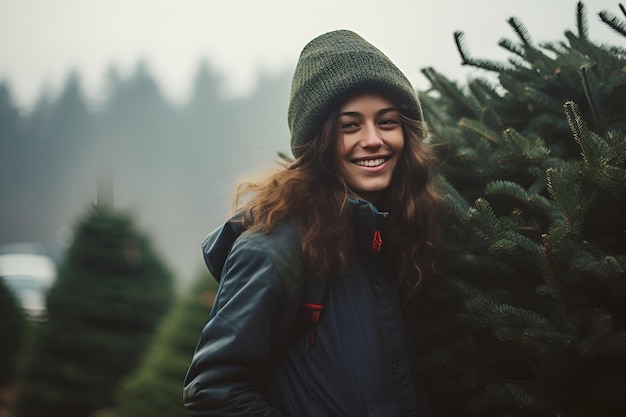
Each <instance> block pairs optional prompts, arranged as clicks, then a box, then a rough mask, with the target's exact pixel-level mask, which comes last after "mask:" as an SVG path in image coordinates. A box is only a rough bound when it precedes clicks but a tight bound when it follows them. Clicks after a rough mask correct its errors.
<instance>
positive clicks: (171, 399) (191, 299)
mask: <svg viewBox="0 0 626 417" xmlns="http://www.w3.org/2000/svg"><path fill="white" fill-rule="evenodd" d="M216 290H217V281H215V280H214V279H213V278H212V277H211V276H210V274H209V273H208V271H207V272H203V273H202V274H200V275H199V276H198V278H197V280H196V282H195V284H194V286H193V288H192V289H191V291H190V293H189V294H187V296H186V297H184V298H182V299H181V300H179V302H178V303H177V305H176V306H175V307H174V309H173V310H172V313H171V314H170V315H169V316H168V318H167V319H166V320H165V322H164V323H163V326H162V327H161V329H160V332H159V335H158V336H157V337H156V339H155V343H153V344H152V346H151V349H150V351H149V352H148V354H147V356H146V359H145V361H144V362H143V364H142V366H141V367H140V368H139V369H138V370H137V372H135V373H134V374H133V375H132V376H131V378H129V379H128V380H127V381H126V383H124V384H123V386H122V389H121V390H120V395H119V405H118V407H117V416H118V417H176V416H179V417H186V416H187V411H186V410H185V408H184V406H183V403H182V399H181V395H182V383H183V379H184V377H185V373H186V372H187V368H188V367H189V363H190V362H191V355H192V354H193V351H194V348H195V346H196V343H197V342H198V334H199V333H200V331H201V330H202V327H203V326H204V325H205V324H206V321H207V319H208V316H209V312H210V309H211V307H212V305H213V300H214V299H215V292H216ZM155 394H156V395H155Z"/></svg>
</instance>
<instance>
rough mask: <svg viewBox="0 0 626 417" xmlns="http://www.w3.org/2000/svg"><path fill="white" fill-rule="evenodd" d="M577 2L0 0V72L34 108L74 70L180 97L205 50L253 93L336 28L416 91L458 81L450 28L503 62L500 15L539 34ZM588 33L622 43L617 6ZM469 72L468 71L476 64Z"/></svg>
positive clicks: (240, 88)
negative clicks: (137, 70) (615, 25)
mask: <svg viewBox="0 0 626 417" xmlns="http://www.w3.org/2000/svg"><path fill="white" fill-rule="evenodd" d="M576 3H577V1H576V0H527V1H524V2H520V1H517V0H473V1H465V0H430V1H425V0H385V1H382V0H376V1H372V0H363V1H354V0H315V1H311V0H308V1H301V0H265V1H258V0H239V1H233V2H229V1H215V0H176V1H175V0H130V1H129V0H108V1H106V2H105V1H99V0H54V1H43V0H0V80H4V81H8V82H9V85H10V87H11V90H12V93H13V96H14V100H15V101H16V102H18V103H19V104H20V105H21V106H24V107H29V106H30V105H32V103H33V102H34V100H35V99H36V97H37V96H38V95H39V94H40V93H41V91H42V90H44V89H46V90H47V91H49V92H51V93H55V92H57V91H58V89H60V88H61V86H62V85H63V82H64V80H65V78H66V76H67V73H68V72H69V71H70V70H76V71H78V73H79V74H81V76H82V81H83V86H84V87H85V89H86V93H87V94H88V95H89V96H90V97H91V98H92V99H93V98H98V97H99V96H101V92H102V90H103V85H104V82H105V81H104V79H105V73H106V71H107V69H108V68H109V67H110V66H111V65H116V66H117V67H118V69H120V70H121V71H122V72H123V73H124V72H126V73H128V72H130V71H132V69H133V68H134V66H135V64H136V62H137V61H138V60H139V59H144V60H145V61H146V62H148V64H149V65H150V67H151V69H152V72H153V73H154V74H155V77H156V78H157V79H158V80H159V83H160V85H161V86H162V88H163V89H164V92H165V94H166V95H167V96H168V97H169V98H170V99H171V100H173V101H174V102H178V103H182V102H185V101H186V100H187V95H188V93H189V90H190V87H191V86H190V83H191V79H192V77H193V74H194V72H195V70H196V68H197V63H198V61H199V60H200V59H201V58H207V59H208V60H209V62H210V63H211V65H212V66H213V67H214V68H216V69H217V70H218V71H220V72H221V73H222V74H224V78H225V86H224V90H225V91H224V92H225V94H227V95H231V96H233V95H235V96H236V95H241V94H245V93H247V92H249V90H250V89H251V87H252V86H253V85H254V82H255V74H257V72H258V71H263V72H265V73H268V74H269V75H273V74H275V73H277V72H281V71H291V70H292V69H293V67H294V66H295V63H296V61H297V58H298V54H299V52H300V50H301V49H302V47H303V46H304V45H305V44H306V42H308V41H309V40H310V39H312V38H313V37H315V36H317V35H319V34H321V33H323V32H326V31H328V30H334V29H339V28H347V29H352V30H354V31H356V32H357V33H359V34H361V35H362V36H363V37H364V38H366V39H367V40H369V41H370V42H372V43H373V44H375V45H376V46H378V47H379V48H380V49H382V50H383V51H384V52H385V53H386V54H387V55H389V56H390V58H391V59H392V60H393V61H394V62H396V64H398V66H399V67H400V68H401V69H402V70H403V71H404V72H405V73H406V74H407V76H408V77H409V78H410V79H411V81H412V82H413V84H414V85H415V86H416V88H418V89H423V88H426V87H427V83H426V80H425V79H424V78H423V76H422V75H421V73H420V72H419V71H420V69H421V68H423V67H426V66H433V67H435V69H437V70H438V71H440V72H442V73H443V74H445V75H447V76H448V77H451V78H454V79H459V80H464V79H465V77H466V76H467V75H468V74H470V75H471V71H472V70H470V69H464V68H462V67H461V65H460V59H459V57H458V54H457V52H456V50H455V47H454V43H453V38H452V33H453V32H454V31H455V30H462V31H464V32H465V33H466V40H467V45H468V47H469V48H470V51H471V53H472V54H473V55H474V56H479V57H481V58H489V59H495V60H498V59H503V58H506V56H507V55H506V54H505V52H504V51H502V50H501V48H499V47H498V46H497V42H498V40H500V39H501V38H502V37H507V38H510V39H516V38H515V35H514V34H513V32H512V30H511V28H510V27H509V26H508V24H507V23H506V19H508V18H509V17H511V16H516V17H518V18H520V19H521V20H522V21H523V22H524V24H525V25H526V27H527V28H528V30H529V32H530V34H531V35H532V36H533V38H534V39H535V40H536V41H545V40H555V39H561V38H562V33H563V30H564V29H565V28H569V29H572V30H574V29H575V11H576ZM584 4H585V5H586V7H587V12H588V13H587V14H588V18H589V26H590V29H591V38H592V39H594V40H607V41H609V42H613V43H615V42H617V41H618V40H619V38H618V36H617V35H615V34H613V33H612V32H611V31H610V29H608V28H607V27H605V26H604V25H602V24H601V23H600V22H599V18H598V17H597V13H598V12H599V11H601V10H609V11H611V12H613V13H614V14H619V13H620V11H619V9H618V1H615V0H587V1H586V2H584ZM474 71H475V70H474Z"/></svg>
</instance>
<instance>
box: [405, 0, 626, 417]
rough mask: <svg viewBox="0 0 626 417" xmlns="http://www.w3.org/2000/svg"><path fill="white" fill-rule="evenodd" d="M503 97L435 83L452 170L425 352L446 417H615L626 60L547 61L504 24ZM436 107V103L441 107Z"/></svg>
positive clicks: (613, 51) (622, 302)
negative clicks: (507, 35)
mask: <svg viewBox="0 0 626 417" xmlns="http://www.w3.org/2000/svg"><path fill="white" fill-rule="evenodd" d="M509 23H510V25H511V26H512V28H513V29H514V31H515V33H516V34H517V36H518V38H519V42H518V43H514V42H511V41H508V40H506V41H502V42H501V45H502V46H503V47H504V48H506V49H507V50H509V51H510V52H511V53H512V54H513V57H512V58H511V60H510V61H509V62H508V63H507V64H500V63H492V62H489V61H485V60H478V59H473V58H471V57H470V55H469V53H468V52H467V50H466V48H465V45H464V42H463V39H462V35H461V34H456V35H455V36H456V39H457V44H458V46H459V49H460V52H461V56H462V58H463V60H464V62H465V63H466V64H467V65H472V66H476V67H481V68H484V69H486V70H489V71H495V72H496V74H497V76H498V80H499V85H498V86H491V85H490V84H489V83H488V82H486V81H484V80H474V81H472V82H470V84H469V85H468V86H467V87H466V88H465V87H461V86H459V85H458V84H456V83H453V82H450V81H449V80H447V79H446V78H445V77H443V76H442V75H440V74H437V73H436V72H435V71H434V70H432V69H427V70H425V71H424V72H425V74H426V75H427V76H428V78H429V79H430V80H431V82H432V86H433V87H432V91H431V92H428V93H425V94H423V95H422V102H423V103H424V107H425V111H424V112H425V115H426V118H427V122H428V123H429V126H430V129H431V131H432V137H431V141H432V142H433V144H434V145H435V148H436V149H437V151H438V152H439V154H440V156H441V159H442V160H443V161H444V162H443V165H442V167H441V174H442V178H441V179H440V181H441V190H442V193H443V194H444V195H445V197H446V200H447V206H446V208H445V211H446V212H445V214H444V225H445V230H444V241H443V242H442V244H441V250H442V254H441V259H442V262H441V264H440V269H441V271H442V273H443V275H444V278H442V279H441V280H440V281H438V282H436V283H435V284H433V286H432V287H431V288H428V289H427V293H426V294H425V298H426V300H427V304H426V305H425V306H424V308H423V311H420V312H419V314H421V317H422V318H423V320H420V322H419V324H418V335H419V336H418V339H417V341H416V342H415V345H416V346H417V347H418V350H419V351H420V352H419V359H418V361H419V367H420V368H421V372H422V374H423V375H424V378H425V380H426V385H427V387H428V389H429V394H430V396H431V408H432V410H433V414H434V415H435V416H468V415H473V416H557V415H560V416H599V415H602V416H618V415H623V412H624V410H625V409H626V272H625V268H626V235H625V233H626V215H625V214H624V213H626V49H624V48H622V47H612V46H608V45H596V44H594V43H593V42H591V41H590V40H589V38H588V34H587V25H586V17H585V11H584V8H583V6H582V4H579V6H578V9H577V27H578V34H573V33H571V32H566V33H565V36H566V38H567V41H566V42H559V43H550V44H544V45H542V46H536V45H535V44H534V43H533V41H532V39H531V37H530V35H529V34H528V32H527V31H526V29H525V28H524V26H523V25H522V24H521V22H519V21H517V20H516V19H510V20H509ZM433 92H436V93H437V94H432V93H433Z"/></svg>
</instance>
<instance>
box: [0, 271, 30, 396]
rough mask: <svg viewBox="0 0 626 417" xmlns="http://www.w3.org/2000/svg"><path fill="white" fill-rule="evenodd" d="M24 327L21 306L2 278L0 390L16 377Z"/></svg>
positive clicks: (0, 296)
mask: <svg viewBox="0 0 626 417" xmlns="http://www.w3.org/2000/svg"><path fill="white" fill-rule="evenodd" d="M24 326H25V321H24V315H23V313H22V310H21V308H20V305H19V303H18V301H17V299H16V298H15V296H14V295H13V294H12V293H11V291H10V290H9V288H8V287H7V286H6V285H5V284H4V281H3V280H2V278H1V277H0V389H2V387H4V386H5V385H7V384H9V383H12V382H14V379H15V377H16V374H17V367H18V357H19V352H20V347H21V344H22V336H23V333H24Z"/></svg>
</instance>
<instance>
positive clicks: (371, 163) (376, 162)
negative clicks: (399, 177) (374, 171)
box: [354, 158, 387, 167]
mask: <svg viewBox="0 0 626 417" xmlns="http://www.w3.org/2000/svg"><path fill="white" fill-rule="evenodd" d="M386 160H387V159H385V158H376V159H362V160H359V161H354V163H355V164H356V165H359V166H362V167H377V166H380V165H382V164H384V163H385V161H386Z"/></svg>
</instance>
